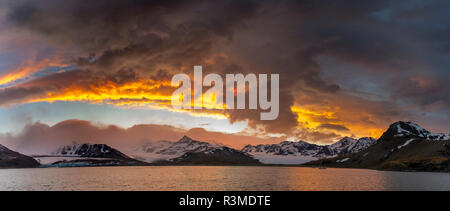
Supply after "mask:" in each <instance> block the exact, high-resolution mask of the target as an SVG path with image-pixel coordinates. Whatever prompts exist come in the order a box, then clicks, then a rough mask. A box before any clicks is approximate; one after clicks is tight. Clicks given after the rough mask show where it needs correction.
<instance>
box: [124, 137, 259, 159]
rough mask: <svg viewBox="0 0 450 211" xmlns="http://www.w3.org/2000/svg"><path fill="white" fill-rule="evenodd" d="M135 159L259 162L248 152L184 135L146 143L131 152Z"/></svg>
mask: <svg viewBox="0 0 450 211" xmlns="http://www.w3.org/2000/svg"><path fill="white" fill-rule="evenodd" d="M130 153H131V154H130V155H132V157H134V158H135V159H138V160H141V161H146V162H155V161H160V162H161V161H169V162H173V163H183V164H184V163H191V164H201V163H203V164H213V163H214V164H257V163H258V161H257V160H255V159H253V158H252V157H251V156H250V155H248V154H247V153H244V152H241V151H239V150H236V149H232V148H229V147H226V146H223V145H220V144H211V143H207V142H201V141H196V140H193V139H191V138H189V137H187V136H184V137H183V138H181V139H180V140H179V141H177V142H168V141H159V142H154V143H147V144H144V145H143V147H139V148H137V149H135V150H134V151H133V152H130Z"/></svg>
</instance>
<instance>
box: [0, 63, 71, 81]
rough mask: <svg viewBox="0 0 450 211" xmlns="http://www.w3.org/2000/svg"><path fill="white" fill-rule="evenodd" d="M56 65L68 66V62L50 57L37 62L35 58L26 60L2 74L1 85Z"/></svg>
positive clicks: (0, 77) (0, 76)
mask: <svg viewBox="0 0 450 211" xmlns="http://www.w3.org/2000/svg"><path fill="white" fill-rule="evenodd" d="M55 66H66V64H64V63H63V62H62V60H61V59H50V58H45V59H43V60H41V61H39V62H36V61H34V60H27V61H24V62H22V63H21V64H20V65H18V66H17V67H15V68H14V69H13V70H11V71H8V72H9V73H7V74H5V75H0V85H4V84H8V83H11V82H14V81H17V80H19V79H23V78H26V77H27V76H29V75H31V74H33V73H36V72H38V71H40V70H43V69H45V68H49V67H55Z"/></svg>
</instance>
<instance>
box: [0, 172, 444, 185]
mask: <svg viewBox="0 0 450 211" xmlns="http://www.w3.org/2000/svg"><path fill="white" fill-rule="evenodd" d="M0 190H254V191H257V190H450V173H422V172H420V173H415V172H384V171H374V170H361V169H332V168H328V169H317V168H303V167H240V166H233V167H230V166H150V167H86V168H41V169H0Z"/></svg>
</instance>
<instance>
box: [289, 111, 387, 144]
mask: <svg viewBox="0 0 450 211" xmlns="http://www.w3.org/2000/svg"><path fill="white" fill-rule="evenodd" d="M322 109H323V108H322ZM291 111H292V112H293V113H295V114H296V115H297V122H298V128H300V129H306V130H309V131H316V132H322V133H331V132H332V133H335V134H338V135H340V136H350V137H351V136H355V137H373V138H379V137H380V136H381V135H382V133H383V132H384V131H385V129H386V128H379V127H376V126H373V125H369V124H362V123H354V122H350V121H343V120H341V119H340V118H338V117H337V113H336V112H342V111H340V110H339V109H335V111H333V110H332V109H324V110H320V109H313V108H302V107H296V106H292V107H291ZM341 115H342V114H341ZM322 124H335V125H343V126H345V127H346V128H348V129H349V131H344V130H333V129H328V128H322V127H320V126H321V125H322Z"/></svg>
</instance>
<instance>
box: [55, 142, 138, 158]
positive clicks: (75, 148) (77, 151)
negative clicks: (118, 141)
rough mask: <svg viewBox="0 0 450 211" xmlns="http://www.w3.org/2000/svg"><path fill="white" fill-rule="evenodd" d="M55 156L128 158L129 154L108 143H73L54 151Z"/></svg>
mask: <svg viewBox="0 0 450 211" xmlns="http://www.w3.org/2000/svg"><path fill="white" fill-rule="evenodd" d="M52 155H55V156H67V157H90V158H113V159H121V160H127V159H130V158H129V157H128V156H126V155H125V154H123V153H122V152H120V151H119V150H116V149H114V148H112V147H110V146H108V145H106V144H73V145H68V146H63V147H61V148H59V149H58V150H56V151H55V152H53V153H52Z"/></svg>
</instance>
